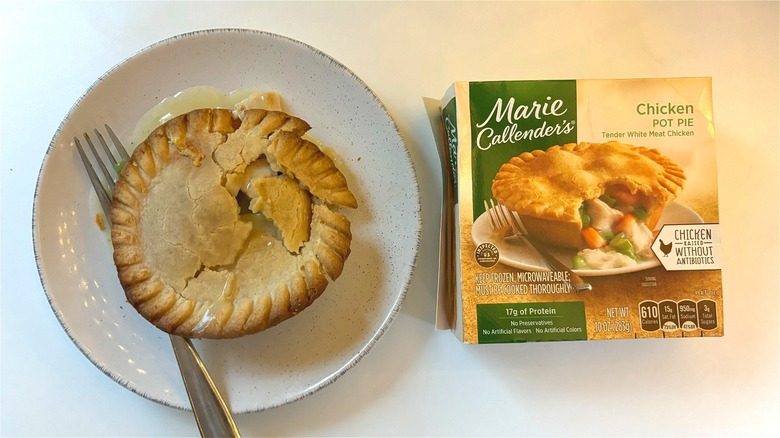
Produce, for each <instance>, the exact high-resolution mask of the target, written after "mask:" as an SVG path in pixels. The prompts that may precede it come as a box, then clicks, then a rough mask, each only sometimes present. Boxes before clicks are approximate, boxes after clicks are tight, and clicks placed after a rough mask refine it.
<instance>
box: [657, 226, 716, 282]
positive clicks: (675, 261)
mask: <svg viewBox="0 0 780 438" xmlns="http://www.w3.org/2000/svg"><path fill="white" fill-rule="evenodd" d="M652 250H653V253H654V254H655V256H656V257H657V258H658V260H659V261H660V262H661V264H662V265H663V266H664V268H666V270H667V271H694V270H697V271H698V270H710V269H720V268H721V262H720V227H719V225H718V224H686V225H664V226H663V227H662V228H661V231H660V232H659V233H658V236H657V237H656V238H655V241H654V242H653V246H652Z"/></svg>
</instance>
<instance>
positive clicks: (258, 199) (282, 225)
mask: <svg viewBox="0 0 780 438" xmlns="http://www.w3.org/2000/svg"><path fill="white" fill-rule="evenodd" d="M247 193H248V194H249V196H250V197H251V198H252V201H251V202H250V203H249V210H251V211H252V212H254V213H262V214H263V216H265V217H266V218H268V220H270V221H272V222H273V223H274V225H276V227H277V228H279V231H281V233H282V239H283V240H284V246H285V247H287V249H288V250H289V251H291V252H296V253H297V252H298V250H299V249H300V248H301V246H302V245H303V243H304V242H306V241H307V240H309V222H311V199H310V197H309V194H308V193H307V192H306V191H304V190H303V189H301V188H300V186H299V185H298V183H297V182H296V181H295V180H294V179H292V178H289V177H287V176H284V175H281V176H274V177H260V178H254V179H253V180H252V181H251V182H250V183H249V187H248V190H247Z"/></svg>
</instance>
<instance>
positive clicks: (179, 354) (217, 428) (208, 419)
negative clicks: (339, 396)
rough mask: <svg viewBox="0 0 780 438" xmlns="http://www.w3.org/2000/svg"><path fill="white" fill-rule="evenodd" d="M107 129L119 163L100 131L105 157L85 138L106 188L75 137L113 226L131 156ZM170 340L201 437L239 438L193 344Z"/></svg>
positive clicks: (99, 137)
mask: <svg viewBox="0 0 780 438" xmlns="http://www.w3.org/2000/svg"><path fill="white" fill-rule="evenodd" d="M104 126H105V129H106V132H107V133H108V136H109V137H110V138H111V142H112V143H113V145H114V149H116V150H117V152H118V154H119V157H120V160H117V158H116V157H115V155H114V153H113V152H112V151H111V148H110V147H109V146H108V143H107V142H106V140H105V138H104V137H103V135H102V134H101V133H100V131H98V130H97V129H95V130H94V133H95V137H96V138H97V140H98V143H99V144H100V146H101V149H102V151H103V154H102V155H101V154H100V153H98V150H97V148H95V144H94V143H93V142H92V139H91V138H90V136H89V134H87V133H86V132H85V133H84V139H85V140H86V142H87V145H88V146H89V150H90V152H91V153H92V157H93V159H94V161H95V162H97V164H98V167H99V168H100V171H101V173H102V175H103V181H105V185H104V182H102V181H101V179H100V178H99V177H98V175H97V173H96V172H95V169H94V167H93V166H92V162H91V161H90V159H89V158H87V155H86V153H85V152H84V148H83V147H82V146H81V142H80V141H79V139H78V138H77V137H74V138H73V142H74V143H75V144H76V149H77V150H78V152H79V156H80V157H81V161H82V163H83V164H84V168H85V169H86V171H87V175H89V180H90V181H91V182H92V186H93V187H94V188H95V192H96V193H97V196H98V199H99V200H100V206H101V207H102V208H103V215H104V217H105V220H106V221H107V222H108V224H109V225H110V224H111V215H110V212H111V195H110V193H111V192H112V191H113V189H114V175H118V170H117V164H118V163H121V162H123V161H127V160H129V159H130V157H129V156H128V154H127V151H126V150H125V148H124V146H123V145H122V142H120V141H119V138H118V137H117V136H116V134H114V131H113V130H112V129H111V127H109V126H108V125H104ZM103 156H105V157H106V159H107V160H108V161H109V163H110V166H107V165H106V163H105V162H104V161H103V158H102V157H103ZM109 167H110V168H111V169H113V171H114V173H113V174H112V172H111V171H109ZM106 187H108V188H106ZM170 338H171V344H172V345H173V352H174V354H175V356H176V362H177V363H178V364H179V370H180V371H181V376H182V380H184V387H185V388H186V389H187V397H188V398H189V400H190V405H191V406H192V413H193V414H194V415H195V421H196V422H197V424H198V430H199V431H200V434H201V436H203V437H239V436H240V434H239V432H238V428H237V427H236V424H235V422H234V421H233V417H232V416H231V414H230V410H229V409H228V407H227V404H226V403H225V401H224V399H223V398H222V396H221V395H220V393H219V390H218V389H217V386H216V385H215V384H214V381H213V380H212V379H211V375H210V374H209V372H208V370H207V369H206V366H205V365H204V364H203V361H202V360H201V359H200V356H199V355H198V352H197V351H196V350H195V347H194V346H193V345H192V341H190V340H189V339H188V338H183V337H181V336H174V335H170Z"/></svg>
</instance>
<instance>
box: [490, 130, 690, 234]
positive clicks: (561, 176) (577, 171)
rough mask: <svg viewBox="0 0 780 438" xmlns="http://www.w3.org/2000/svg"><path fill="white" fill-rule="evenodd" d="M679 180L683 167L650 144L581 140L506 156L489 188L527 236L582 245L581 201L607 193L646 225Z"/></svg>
mask: <svg viewBox="0 0 780 438" xmlns="http://www.w3.org/2000/svg"><path fill="white" fill-rule="evenodd" d="M684 183H685V174H684V172H683V170H682V169H681V168H680V167H679V166H678V165H677V164H676V163H674V162H673V161H672V160H671V159H669V158H668V157H666V156H664V155H662V154H661V153H660V152H658V151H657V150H655V149H648V148H645V147H639V146H632V145H628V144H623V143H619V142H615V141H611V142H607V143H587V142H582V143H579V144H575V143H569V144H565V145H563V146H553V147H550V148H549V149H547V150H545V151H542V150H535V151H532V152H525V153H523V154H521V155H519V156H517V157H513V158H511V159H510V160H509V161H508V162H507V163H504V164H503V165H502V166H501V168H500V169H499V170H498V173H497V174H496V176H495V178H494V179H493V186H492V192H493V196H494V197H495V198H496V200H497V201H498V202H499V203H501V204H503V205H505V206H506V207H508V208H509V209H511V210H514V211H515V212H517V213H518V214H519V215H520V218H521V220H522V221H523V225H525V227H526V229H527V230H528V232H529V234H531V235H532V236H534V237H536V238H537V239H539V240H541V241H543V242H546V243H549V244H551V245H555V246H560V247H566V248H583V247H584V246H585V242H584V240H583V237H582V236H581V232H582V229H583V223H582V217H581V212H580V208H581V207H582V206H583V203H585V202H586V201H587V202H591V201H593V200H596V199H599V198H604V199H607V198H608V199H609V200H610V201H611V202H614V203H615V205H616V208H618V209H620V210H621V211H623V212H624V213H631V212H634V211H639V209H641V210H642V211H643V214H642V216H646V219H645V224H646V225H647V227H648V228H649V229H650V230H652V229H653V227H654V226H655V225H656V223H657V222H658V219H659V218H660V217H661V213H662V212H663V209H664V207H665V206H666V205H667V204H669V203H670V202H672V200H674V199H675V198H676V197H677V195H678V194H679V193H680V192H681V191H682V189H683V186H684Z"/></svg>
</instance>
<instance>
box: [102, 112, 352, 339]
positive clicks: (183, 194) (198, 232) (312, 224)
mask: <svg viewBox="0 0 780 438" xmlns="http://www.w3.org/2000/svg"><path fill="white" fill-rule="evenodd" d="M250 112H251V113H254V114H255V116H263V117H257V123H255V124H254V126H255V127H256V126H260V125H261V124H262V123H269V122H268V121H266V122H263V119H264V118H265V117H266V116H269V115H270V117H272V121H273V124H274V125H275V126H276V130H273V129H272V130H270V131H268V132H264V133H263V135H267V137H266V139H267V141H269V142H270V141H272V140H273V138H274V137H275V136H276V135H278V134H279V132H281V129H285V128H284V127H290V126H301V125H300V123H299V122H295V121H293V122H290V120H292V119H293V118H292V117H291V116H289V115H284V116H282V117H279V113H273V112H264V113H263V114H261V113H260V112H255V111H250ZM247 114H249V113H247ZM245 117H246V115H245ZM279 121H281V123H279ZM301 122H302V121H301ZM238 123H240V121H238V120H237V119H235V118H233V117H232V116H231V112H230V111H229V110H220V109H204V110H197V111H193V112H191V113H188V114H185V115H182V116H179V117H177V118H174V119H172V120H170V121H169V122H167V123H165V124H164V125H162V126H160V127H158V128H157V129H156V130H155V131H154V132H152V134H150V136H149V137H148V138H147V139H146V141H144V142H143V143H142V144H141V145H139V146H138V148H136V150H135V151H134V153H133V155H132V157H131V159H130V160H129V161H128V163H127V164H126V165H125V167H124V168H123V170H122V172H121V175H120V178H119V180H118V181H117V184H116V187H115V190H114V195H113V206H112V210H111V220H112V223H113V226H112V230H111V236H112V241H113V245H114V262H115V264H116V266H117V273H118V276H119V281H120V283H121V284H122V286H123V288H124V289H125V294H126V296H127V299H128V301H129V302H130V303H131V304H132V305H133V306H134V307H135V308H136V309H137V310H138V312H139V313H140V314H141V315H142V316H143V317H144V318H146V319H147V320H149V321H150V322H151V323H153V324H154V325H155V326H157V327H158V328H160V329H162V330H164V331H166V332H168V333H172V334H176V335H181V336H187V337H199V338H234V337H239V336H243V335H247V334H250V333H256V332H258V331H261V330H265V329H266V328H268V327H271V326H273V325H275V324H278V323H280V322H282V321H284V320H286V319H288V318H290V317H291V316H293V315H295V314H297V313H298V312H300V311H302V310H303V309H305V308H306V307H307V306H309V305H310V304H311V303H312V302H313V301H314V300H315V299H316V298H317V297H319V296H320V295H321V294H322V292H323V291H324V290H325V288H326V286H327V285H328V281H329V280H335V279H336V278H338V277H339V276H340V275H341V272H342V270H343V267H344V262H345V261H346V259H347V257H348V256H349V254H350V245H351V240H352V234H351V230H350V223H349V221H348V220H347V218H346V217H345V216H344V215H342V214H341V213H338V212H336V211H333V210H331V209H330V208H329V207H328V206H327V205H325V204H323V203H321V202H317V203H315V204H314V205H313V206H312V207H311V215H310V216H309V219H310V221H307V223H306V224H305V226H306V228H307V229H308V230H309V232H310V233H309V234H310V235H309V237H308V239H307V240H305V241H304V242H303V244H302V245H301V246H300V247H299V251H298V253H297V254H293V253H291V252H290V251H288V249H287V248H286V247H285V245H284V244H283V242H281V241H280V240H279V239H278V238H277V237H276V234H275V233H272V232H271V233H269V232H267V231H264V230H263V229H261V228H255V227H253V225H252V223H251V222H250V221H246V220H243V219H242V218H241V217H240V215H239V213H240V208H239V206H238V203H237V201H236V198H235V193H231V191H229V190H228V188H227V187H225V184H226V183H227V178H226V174H227V172H226V170H225V169H224V168H223V167H222V166H221V165H220V164H219V163H218V162H217V159H216V157H217V155H218V154H217V151H219V150H220V148H221V147H222V146H223V145H225V144H226V143H228V142H229V141H231V138H233V137H232V136H233V135H235V134H236V133H237V132H239V130H241V129H242V125H238ZM303 123H305V122H303ZM236 126H238V127H237V128H236ZM307 126H308V125H307ZM243 128H244V130H245V131H247V130H249V128H247V127H245V126H244V127H243ZM246 138H247V139H248V141H254V140H251V137H250V136H249V135H246ZM233 141H234V142H235V139H234V140H233ZM261 143H262V142H261ZM239 146H240V145H239ZM244 146H246V145H244ZM247 164H249V163H247ZM264 178H268V177H267V176H261V177H259V179H264ZM273 178H277V177H273ZM278 178H280V179H285V178H287V179H290V180H291V181H294V180H293V179H292V176H290V175H283V176H281V177H278ZM261 184H264V183H261ZM272 184H275V183H272ZM283 184H287V183H283ZM295 184H296V185H297V186H300V184H298V183H297V182H296V183H295ZM298 190H300V188H298ZM304 194H305V196H309V195H308V194H307V193H305V192H304ZM315 200H316V199H315ZM277 201H281V200H276V201H274V200H271V199H270V198H269V199H267V200H266V202H267V203H269V205H270V206H271V207H272V208H279V207H280V206H279V204H278V202H277ZM285 201H286V200H285Z"/></svg>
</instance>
